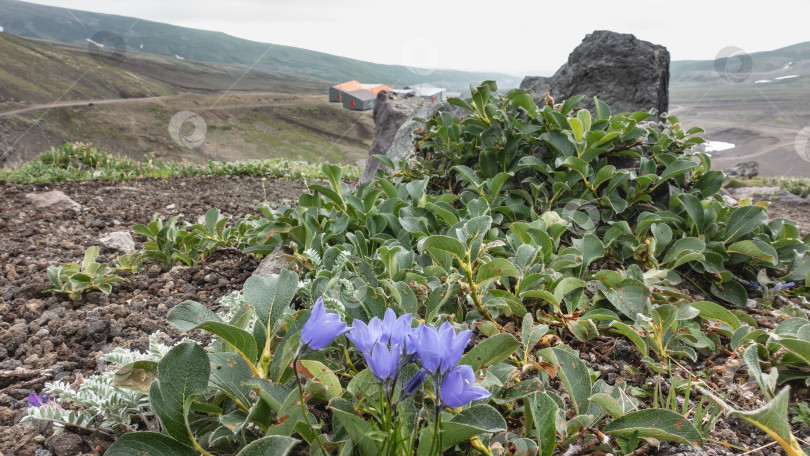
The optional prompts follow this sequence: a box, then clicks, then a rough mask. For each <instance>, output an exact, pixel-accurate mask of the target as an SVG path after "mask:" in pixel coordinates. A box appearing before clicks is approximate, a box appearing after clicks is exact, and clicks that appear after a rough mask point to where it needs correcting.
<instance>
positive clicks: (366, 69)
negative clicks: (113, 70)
mask: <svg viewBox="0 0 810 456" xmlns="http://www.w3.org/2000/svg"><path fill="white" fill-rule="evenodd" d="M0 11H2V15H1V16H0V26H2V27H3V29H4V31H5V33H10V34H13V35H18V36H25V37H30V38H38V39H43V40H50V41H58V42H62V43H71V44H75V45H81V46H87V45H88V42H87V39H89V38H92V37H93V36H94V35H95V34H96V33H97V32H101V31H108V32H112V33H114V34H116V35H118V36H120V37H122V38H123V39H124V41H125V42H126V44H127V48H128V52H133V51H140V52H145V53H151V54H157V55H162V56H168V57H172V58H177V57H181V58H183V59H186V60H196V61H200V62H213V63H223V64H229V65H248V66H252V65H254V64H255V66H256V67H259V68H265V69H271V70H275V71H281V72H286V73H294V74H300V75H304V76H309V77H313V78H319V79H322V80H324V81H329V82H342V81H345V80H350V79H358V80H363V81H366V82H379V83H387V84H389V85H396V86H404V85H409V84H417V83H425V84H432V85H435V86H439V87H448V88H453V89H465V88H467V87H468V86H469V84H470V83H473V82H481V81H483V80H486V79H495V80H497V81H498V83H499V85H500V86H501V87H505V88H508V87H517V86H518V85H519V83H520V78H518V77H515V76H510V75H506V74H498V73H475V72H465V71H455V70H444V69H441V70H436V71H433V72H431V73H430V74H426V75H420V74H417V73H416V72H413V71H411V70H409V69H408V68H407V67H405V66H401V65H382V64H377V63H370V62H364V61H361V60H355V59H350V58H346V57H338V56H335V55H331V54H325V53H322V52H315V51H310V50H306V49H300V48H296V47H290V46H282V45H274V44H268V43H259V42H256V41H250V40H245V39H241V38H236V37H233V36H230V35H227V34H225V33H221V32H211V31H205V30H197V29H191V28H186V27H178V26H174V25H169V24H163V23H159V22H152V21H147V20H138V19H136V18H132V17H124V16H115V15H109V14H99V13H91V12H86V11H76V10H70V9H66V8H58V7H53V6H44V5H36V4H33V3H26V2H21V1H18V0H0Z"/></svg>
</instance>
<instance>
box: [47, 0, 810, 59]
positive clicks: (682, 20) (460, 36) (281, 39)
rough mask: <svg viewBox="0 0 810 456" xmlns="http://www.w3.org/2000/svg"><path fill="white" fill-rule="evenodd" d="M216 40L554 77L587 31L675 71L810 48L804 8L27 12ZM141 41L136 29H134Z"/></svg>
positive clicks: (200, 2) (237, 4)
mask: <svg viewBox="0 0 810 456" xmlns="http://www.w3.org/2000/svg"><path fill="white" fill-rule="evenodd" d="M32 3H39V4H43V5H52V6H60V7H64V8H71V9H76V10H85V11H93V12H99V13H109V14H120V15H123V16H132V17H137V18H141V19H148V20H152V21H158V22H167V23H170V24H174V25H181V26H185V27H193V28H199V29H205V30H215V31H221V32H225V33H228V34H230V35H234V36H237V37H240V38H247V39H251V40H255V41H261V42H267V43H276V44H284V45H289V46H297V47H301V48H305V49H312V50H317V51H322V52H327V53H330V54H336V55H342V56H346V57H352V58H356V59H360V60H367V61H370V62H377V63H388V64H401V65H408V66H418V67H425V68H451V69H458V70H473V71H497V72H504V73H512V74H515V75H527V74H550V73H553V72H554V70H556V69H557V68H558V67H559V66H560V65H562V64H563V63H565V61H566V59H567V57H568V54H569V53H570V52H571V50H573V49H574V47H576V45H577V44H579V43H580V41H582V38H583V37H584V36H585V35H586V34H587V33H590V32H591V31H593V30H597V29H608V30H613V31H617V32H622V33H633V34H634V35H636V37H638V38H640V39H643V40H647V41H651V42H653V43H657V44H662V45H664V46H666V47H667V48H668V49H669V51H670V53H671V55H672V59H673V60H691V59H700V60H709V59H714V58H715V56H716V55H717V53H718V52H720V50H721V49H723V48H725V47H727V46H736V47H739V48H742V49H743V50H745V51H747V52H756V51H765V50H771V49H776V48H779V47H783V46H788V45H791V44H796V43H800V42H804V41H810V28H808V18H809V17H810V1H808V0H766V1H757V2H754V1H744V2H740V1H729V0H675V1H673V0H635V1H627V0H598V1H597V0H563V1H560V0H555V1H542V0H533V1H532V0H524V1H514V0H495V1H492V0H490V1H477V0H466V1H459V0H432V1H427V0H411V1H407V2H402V1H399V2H390V1H385V0H356V1H354V0H353V1H346V0H134V1H121V0H115V1H111V0H70V1H60V0H33V1H32ZM134 28H136V29H137V24H136V26H135V27H134Z"/></svg>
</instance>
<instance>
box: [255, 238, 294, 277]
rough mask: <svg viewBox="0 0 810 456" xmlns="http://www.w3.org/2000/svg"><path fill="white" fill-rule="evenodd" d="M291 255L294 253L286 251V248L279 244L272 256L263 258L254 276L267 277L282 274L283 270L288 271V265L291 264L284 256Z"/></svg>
mask: <svg viewBox="0 0 810 456" xmlns="http://www.w3.org/2000/svg"><path fill="white" fill-rule="evenodd" d="M290 253H292V251H290V250H289V249H285V248H284V246H282V245H281V244H279V245H278V246H276V249H275V250H273V251H272V252H271V253H270V255H267V256H266V257H264V258H262V261H261V263H259V266H258V267H257V268H256V270H254V271H253V275H255V276H261V277H265V276H269V275H271V274H279V273H281V271H282V270H284V269H287V263H289V260H288V259H287V257H285V256H284V255H285V254H286V255H288V254H290Z"/></svg>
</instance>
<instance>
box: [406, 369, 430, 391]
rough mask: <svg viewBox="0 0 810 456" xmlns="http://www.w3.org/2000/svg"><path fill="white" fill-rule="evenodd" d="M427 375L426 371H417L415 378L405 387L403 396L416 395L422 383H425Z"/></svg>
mask: <svg viewBox="0 0 810 456" xmlns="http://www.w3.org/2000/svg"><path fill="white" fill-rule="evenodd" d="M427 374H428V373H427V371H426V370H424V369H419V370H418V371H416V373H415V374H413V377H411V378H410V379H408V381H407V382H405V386H404V387H403V388H402V394H403V396H410V395H411V394H413V393H415V392H416V390H417V389H418V388H419V387H420V386H422V383H424V382H425V379H426V378H427Z"/></svg>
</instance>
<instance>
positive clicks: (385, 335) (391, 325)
mask: <svg viewBox="0 0 810 456" xmlns="http://www.w3.org/2000/svg"><path fill="white" fill-rule="evenodd" d="M412 319H413V315H411V314H409V313H406V314H405V315H403V316H401V317H399V318H397V314H396V313H394V311H393V310H391V308H390V307H389V308H388V309H386V311H385V318H383V320H382V335H381V336H380V342H383V343H386V344H388V346H393V345H399V346H400V347H403V346H405V344H406V338H407V335H408V334H409V333H410V332H411V320H412Z"/></svg>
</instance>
